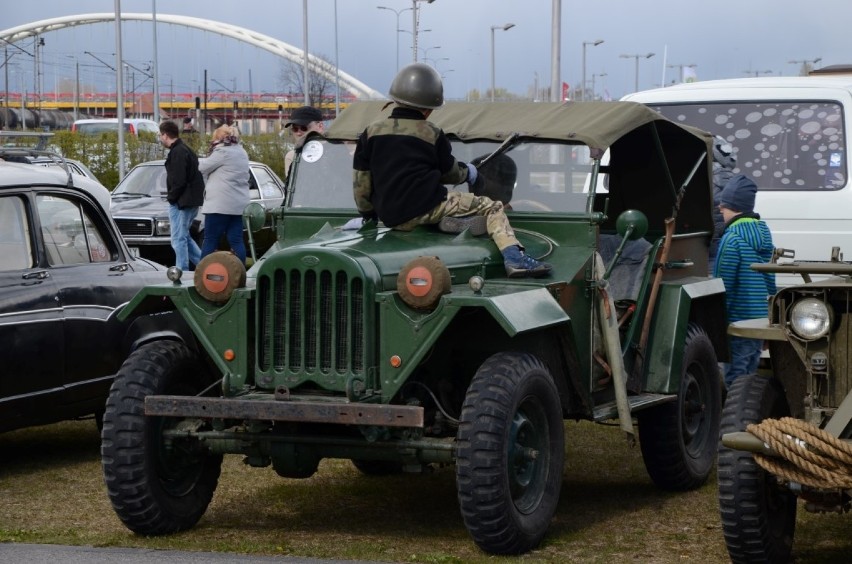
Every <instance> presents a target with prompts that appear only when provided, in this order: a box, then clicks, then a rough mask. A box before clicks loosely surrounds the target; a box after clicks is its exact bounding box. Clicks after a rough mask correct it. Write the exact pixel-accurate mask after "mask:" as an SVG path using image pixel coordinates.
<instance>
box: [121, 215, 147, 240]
mask: <svg viewBox="0 0 852 564" xmlns="http://www.w3.org/2000/svg"><path fill="white" fill-rule="evenodd" d="M113 219H114V220H115V224H116V226H118V231H119V232H120V233H121V235H122V236H123V237H128V236H130V237H151V236H152V235H153V234H154V222H153V221H152V220H150V219H144V218H136V219H134V218H124V217H116V218H113Z"/></svg>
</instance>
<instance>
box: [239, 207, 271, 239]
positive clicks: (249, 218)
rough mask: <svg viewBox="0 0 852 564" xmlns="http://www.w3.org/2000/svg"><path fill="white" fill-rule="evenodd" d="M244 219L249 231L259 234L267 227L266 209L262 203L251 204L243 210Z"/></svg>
mask: <svg viewBox="0 0 852 564" xmlns="http://www.w3.org/2000/svg"><path fill="white" fill-rule="evenodd" d="M243 219H244V221H245V223H246V226H247V227H248V229H249V231H251V232H252V233H257V232H258V231H260V230H261V229H262V228H263V226H264V225H266V207H265V206H264V205H263V204H261V203H260V202H251V203H250V204H249V205H247V206H246V208H245V209H244V210H243Z"/></svg>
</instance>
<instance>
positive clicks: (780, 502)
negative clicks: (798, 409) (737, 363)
mask: <svg viewBox="0 0 852 564" xmlns="http://www.w3.org/2000/svg"><path fill="white" fill-rule="evenodd" d="M789 414H790V408H789V407H788V405H787V398H786V396H785V395H784V390H783V389H782V387H781V384H780V382H779V381H778V380H777V379H775V378H767V377H765V376H758V375H756V374H753V375H749V376H740V377H739V378H737V379H736V380H734V383H733V384H732V385H731V388H730V389H729V390H728V399H727V400H726V401H725V409H724V411H723V412H722V429H721V432H722V434H725V433H735V432H738V431H745V430H746V426H747V425H748V424H750V423H760V422H761V421H763V420H764V419H780V418H781V417H785V416H787V415H789ZM718 481H719V512H720V514H721V517H722V531H723V532H724V534H725V544H727V545H728V554H729V555H730V557H731V560H732V561H733V562H749V563H752V562H754V563H759V562H766V563H774V562H789V561H790V554H791V551H792V549H793V534H794V532H795V529H796V496H795V495H794V494H793V493H792V492H790V490H788V489H787V488H782V487H780V486H778V485H777V483H776V481H775V478H774V477H773V476H772V475H771V474H769V473H768V472H766V471H765V470H763V469H762V468H761V467H760V466H758V465H757V463H756V462H755V461H754V458H753V457H752V455H751V453H748V452H743V451H739V450H732V449H729V448H727V447H724V446H722V445H721V443H720V445H719V470H718Z"/></svg>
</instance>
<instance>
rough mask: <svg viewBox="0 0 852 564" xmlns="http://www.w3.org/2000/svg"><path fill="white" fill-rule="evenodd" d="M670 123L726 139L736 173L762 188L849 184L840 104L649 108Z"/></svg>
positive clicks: (818, 187)
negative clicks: (735, 161) (730, 148)
mask: <svg viewBox="0 0 852 564" xmlns="http://www.w3.org/2000/svg"><path fill="white" fill-rule="evenodd" d="M648 105H649V106H650V107H651V108H653V109H655V110H657V111H658V112H660V113H661V114H663V115H664V116H666V117H667V118H669V119H670V120H672V121H674V122H677V123H680V124H687V125H692V126H695V127H699V128H701V129H704V130H705V131H709V132H710V133H713V134H714V135H721V136H722V137H724V138H725V139H726V140H727V141H728V142H730V143H731V145H732V146H733V152H734V155H735V156H736V158H737V167H736V169H735V172H738V173H743V174H747V175H749V176H751V177H752V178H754V180H755V182H757V184H758V186H759V187H760V189H761V190H839V189H840V188H842V187H844V186H845V185H846V176H847V171H846V156H845V155H846V131H845V128H844V125H843V124H844V121H845V120H844V119H843V111H842V109H841V107H840V104H838V103H837V102H813V101H802V102H798V101H779V102H771V101H770V102H759V103H755V102H718V103H709V102H693V103H688V104H665V105H663V104H659V105H657V104H648Z"/></svg>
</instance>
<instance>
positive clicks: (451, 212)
mask: <svg viewBox="0 0 852 564" xmlns="http://www.w3.org/2000/svg"><path fill="white" fill-rule="evenodd" d="M474 215H484V216H485V225H486V229H487V230H488V235H489V236H490V237H491V239H492V240H493V241H494V243H495V244H496V245H497V248H498V249H500V250H501V251H502V250H503V249H505V248H507V247H511V246H512V245H517V246H519V247H520V246H521V244H520V243H519V242H518V239H517V238H515V232H514V230H513V229H512V226H511V225H509V218H508V217H506V212H505V211H503V203H502V202H499V201H495V200H492V199H490V198H486V197H485V196H475V195H473V194H467V193H462V192H448V193H447V199H446V200H444V201H443V202H441V203H440V204H438V205H437V206H435V207H434V208H432V209H431V210H429V211H428V212H426V213H424V214H423V215H420V216H417V217H415V218H414V219H410V220H408V221H406V222H405V223H402V224H400V225H397V226H395V227H394V229H398V230H400V231H411V230H412V229H414V228H415V227H417V226H418V225H432V224H435V223H438V222H439V221H441V220H442V219H444V218H445V217H470V216H474Z"/></svg>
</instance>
